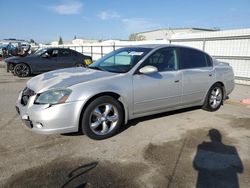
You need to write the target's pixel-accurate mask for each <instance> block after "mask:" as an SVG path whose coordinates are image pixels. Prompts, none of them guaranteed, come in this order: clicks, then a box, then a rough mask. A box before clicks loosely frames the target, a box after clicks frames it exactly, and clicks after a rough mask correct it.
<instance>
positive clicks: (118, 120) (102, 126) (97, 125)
mask: <svg viewBox="0 0 250 188" xmlns="http://www.w3.org/2000/svg"><path fill="white" fill-rule="evenodd" d="M123 118H124V115H123V108H122V105H121V103H120V102H119V101H117V100H116V99H115V98H113V97H111V96H102V97H98V98H96V99H95V100H94V101H92V102H91V103H90V104H89V105H88V106H87V108H86V109H85V111H84V112H83V116H82V125H81V130H82V132H83V133H84V134H86V135H87V136H88V137H90V138H92V139H95V140H101V139H106V138H109V137H111V136H113V135H115V134H116V133H117V132H118V131H119V130H120V127H121V125H122V123H123Z"/></svg>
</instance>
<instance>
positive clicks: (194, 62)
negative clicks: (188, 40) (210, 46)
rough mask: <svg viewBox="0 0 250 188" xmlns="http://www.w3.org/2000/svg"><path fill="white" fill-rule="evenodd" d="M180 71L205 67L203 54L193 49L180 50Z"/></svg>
mask: <svg viewBox="0 0 250 188" xmlns="http://www.w3.org/2000/svg"><path fill="white" fill-rule="evenodd" d="M179 55H180V69H190V68H199V67H207V66H208V65H207V59H206V57H205V54H204V53H203V52H200V51H198V50H195V49H189V48H180V51H179Z"/></svg>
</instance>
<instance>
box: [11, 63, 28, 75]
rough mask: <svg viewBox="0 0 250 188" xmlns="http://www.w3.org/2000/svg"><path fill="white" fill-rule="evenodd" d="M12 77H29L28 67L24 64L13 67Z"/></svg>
mask: <svg viewBox="0 0 250 188" xmlns="http://www.w3.org/2000/svg"><path fill="white" fill-rule="evenodd" d="M14 75H16V76H18V77H27V76H29V75H30V67H29V66H28V65H26V64H24V63H20V64H17V65H16V66H15V67H14Z"/></svg>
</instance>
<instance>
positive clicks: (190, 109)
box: [118, 106, 201, 134]
mask: <svg viewBox="0 0 250 188" xmlns="http://www.w3.org/2000/svg"><path fill="white" fill-rule="evenodd" d="M198 109H201V107H200V106H195V107H189V108H184V109H180V110H174V111H169V112H163V113H159V114H154V115H149V116H144V117H140V118H136V119H132V120H129V121H128V123H127V124H126V125H124V126H123V127H122V128H121V130H120V132H119V133H118V134H120V133H122V132H123V131H125V130H127V129H128V128H130V127H132V126H136V125H137V124H139V123H141V122H144V121H148V120H152V119H157V118H162V117H165V116H172V115H175V114H181V113H185V112H189V111H194V110H198Z"/></svg>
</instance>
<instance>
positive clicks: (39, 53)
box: [34, 48, 47, 56]
mask: <svg viewBox="0 0 250 188" xmlns="http://www.w3.org/2000/svg"><path fill="white" fill-rule="evenodd" d="M46 50H47V49H45V48H43V49H40V50H37V51H36V52H35V53H34V55H37V56H39V55H42V54H43V53H44V52H45V51H46Z"/></svg>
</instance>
